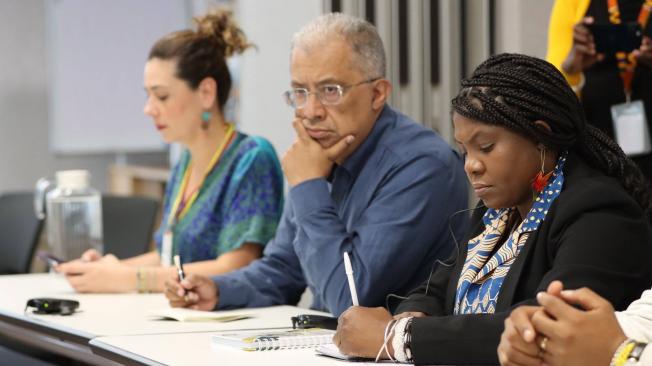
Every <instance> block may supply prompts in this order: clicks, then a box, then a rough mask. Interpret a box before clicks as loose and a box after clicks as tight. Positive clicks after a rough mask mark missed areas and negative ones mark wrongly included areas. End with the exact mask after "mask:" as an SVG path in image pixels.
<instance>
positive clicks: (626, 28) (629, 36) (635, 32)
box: [586, 22, 643, 55]
mask: <svg viewBox="0 0 652 366" xmlns="http://www.w3.org/2000/svg"><path fill="white" fill-rule="evenodd" d="M586 27H587V28H588V29H589V31H590V32H591V34H592V36H593V40H594V42H595V49H596V51H597V52H599V53H604V54H607V55H613V54H615V53H616V52H632V51H634V50H636V49H638V48H639V47H641V42H642V40H643V30H642V29H641V26H640V24H638V23H637V22H625V23H621V24H611V23H593V24H587V25H586Z"/></svg>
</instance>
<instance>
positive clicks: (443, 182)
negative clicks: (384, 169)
mask: <svg viewBox="0 0 652 366" xmlns="http://www.w3.org/2000/svg"><path fill="white" fill-rule="evenodd" d="M453 166H456V165H453ZM465 190H466V185H465V184H464V183H463V181H460V180H459V175H456V174H454V173H453V169H451V168H450V166H446V164H444V163H443V162H441V161H439V160H437V159H436V158H434V157H430V156H421V157H418V158H415V159H414V160H412V161H407V162H403V163H402V164H401V165H399V166H396V167H395V168H394V169H393V170H392V171H391V172H390V173H389V175H388V176H386V177H385V183H384V184H382V185H381V186H379V187H378V189H377V191H376V194H375V197H374V199H373V200H372V201H371V203H370V204H369V206H368V207H366V208H365V209H364V212H363V213H362V215H361V217H360V218H359V219H358V220H356V223H355V225H354V226H353V227H351V228H350V229H349V230H348V231H347V229H346V226H345V223H344V222H343V221H342V220H341V219H340V218H339V217H338V215H337V210H336V208H335V205H334V203H333V201H332V199H331V197H330V194H329V191H328V187H327V183H326V181H325V180H324V179H315V180H311V181H308V182H305V183H303V184H300V185H298V186H296V187H295V188H293V189H292V190H291V191H290V202H291V203H292V204H293V205H294V207H293V208H294V212H295V214H296V222H297V230H298V231H299V233H298V240H297V242H299V243H304V244H303V245H297V246H296V252H297V256H298V257H299V258H300V262H301V263H302V265H303V268H304V270H305V272H306V276H307V277H308V278H310V279H311V282H312V283H313V284H314V285H315V287H316V289H317V292H318V293H320V294H321V296H322V298H323V299H324V301H325V303H326V306H327V308H328V309H329V310H330V311H331V312H332V313H333V314H335V315H339V314H341V313H342V312H344V311H345V310H346V309H347V308H348V307H349V306H351V305H352V301H351V294H350V290H349V286H348V283H347V278H346V274H345V271H344V264H343V260H342V255H343V252H344V251H347V252H349V253H350V255H351V261H352V265H353V271H354V279H355V283H356V286H357V293H358V299H359V302H360V305H362V306H379V305H384V303H385V297H386V296H387V294H389V293H393V292H395V291H397V290H398V289H401V288H404V287H405V286H406V285H407V283H406V282H407V281H409V280H410V279H411V278H413V277H414V275H415V273H416V272H417V271H421V270H422V268H418V267H420V266H418V265H417V264H420V263H422V262H423V258H424V257H425V256H426V255H427V254H428V252H429V250H430V249H431V246H432V245H438V244H440V245H443V246H446V248H445V249H446V250H445V253H446V254H444V255H447V254H448V253H449V250H450V249H451V248H452V245H451V243H450V240H448V238H449V236H448V235H447V222H448V221H447V220H448V215H449V213H450V212H451V210H450V209H448V207H450V205H451V202H459V201H464V200H465V199H466V192H465ZM442 238H445V239H444V240H443V241H442V240H441V239H442Z"/></svg>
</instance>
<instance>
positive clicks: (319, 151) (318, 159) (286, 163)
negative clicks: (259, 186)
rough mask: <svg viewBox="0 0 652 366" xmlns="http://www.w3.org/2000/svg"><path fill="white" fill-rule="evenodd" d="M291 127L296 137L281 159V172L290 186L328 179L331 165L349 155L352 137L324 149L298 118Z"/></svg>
mask: <svg viewBox="0 0 652 366" xmlns="http://www.w3.org/2000/svg"><path fill="white" fill-rule="evenodd" d="M292 126H293V127H294V130H295V131H296V133H297V136H296V139H295V141H294V143H293V144H292V146H290V148H289V149H288V151H287V152H286V153H285V155H283V158H282V159H281V165H282V167H283V172H284V174H285V177H286V178H287V180H288V183H289V184H290V186H296V185H298V184H301V183H303V182H305V181H307V180H310V179H315V178H325V177H328V175H329V174H330V172H331V170H332V168H333V164H335V163H336V162H338V161H340V159H342V158H343V157H344V156H345V155H346V154H347V153H349V148H350V145H351V143H353V141H354V139H355V137H354V136H353V135H346V136H344V137H342V138H341V139H340V140H339V141H337V142H336V143H335V144H334V145H332V146H330V147H326V148H324V147H322V146H321V145H320V144H319V143H318V142H317V141H315V140H314V139H313V138H312V137H310V135H308V132H306V129H305V127H304V126H303V124H302V119H301V118H300V117H297V118H295V120H294V121H293V122H292Z"/></svg>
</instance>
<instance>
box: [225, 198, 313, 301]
mask: <svg viewBox="0 0 652 366" xmlns="http://www.w3.org/2000/svg"><path fill="white" fill-rule="evenodd" d="M292 216H293V215H292V210H291V208H290V207H289V204H288V203H286V207H285V209H284V210H283V216H282V217H281V223H280V224H279V227H278V230H277V231H276V236H275V237H274V239H272V240H271V241H270V242H269V243H268V244H267V246H266V247H265V251H264V255H263V258H261V259H259V260H256V261H254V262H253V263H251V264H250V265H248V266H247V267H244V268H242V269H240V270H237V271H234V272H231V273H228V274H226V275H222V276H215V277H213V281H215V283H216V284H217V286H218V289H219V303H218V308H220V309H230V308H240V307H262V306H271V305H279V304H295V303H297V302H298V301H299V298H300V297H301V294H302V293H303V291H304V289H305V288H306V282H305V279H304V277H303V272H302V270H301V264H300V263H299V258H297V256H296V254H295V253H294V248H293V246H292V242H293V239H294V236H295V226H294V224H293V223H292V221H293V220H292Z"/></svg>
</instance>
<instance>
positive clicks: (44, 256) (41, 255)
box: [36, 250, 65, 267]
mask: <svg viewBox="0 0 652 366" xmlns="http://www.w3.org/2000/svg"><path fill="white" fill-rule="evenodd" d="M36 257H37V258H38V259H40V260H42V261H43V262H45V263H47V264H48V265H49V266H50V267H54V266H58V265H59V264H61V263H63V262H65V261H64V260H63V259H61V258H57V257H55V256H54V255H52V254H50V253H48V252H46V251H44V250H39V251H38V252H36Z"/></svg>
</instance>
